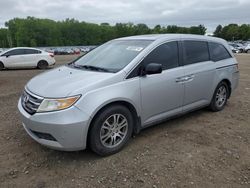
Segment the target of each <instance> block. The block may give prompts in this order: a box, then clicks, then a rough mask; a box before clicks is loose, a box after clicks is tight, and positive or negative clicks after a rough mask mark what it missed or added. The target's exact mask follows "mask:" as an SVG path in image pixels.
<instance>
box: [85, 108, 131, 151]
mask: <svg viewBox="0 0 250 188" xmlns="http://www.w3.org/2000/svg"><path fill="white" fill-rule="evenodd" d="M116 113H119V114H122V115H123V116H125V117H126V118H127V121H128V132H127V135H126V137H125V139H124V140H123V141H122V142H121V143H120V144H119V145H118V146H116V147H114V148H107V147H105V146H104V145H103V144H102V143H101V140H100V130H101V126H102V124H103V122H104V121H105V120H106V119H107V118H108V117H110V116H111V115H112V114H116ZM133 122H134V121H133V116H132V114H131V112H130V111H129V109H128V108H126V107H124V106H121V105H114V106H109V107H107V108H105V109H104V110H102V111H101V112H100V113H98V114H97V116H96V118H95V119H94V121H93V122H92V124H91V129H90V134H89V137H90V138H89V144H90V148H91V150H92V151H94V152H95V153H97V154H99V155H101V156H107V155H111V154H114V153H117V152H118V151H120V150H121V149H122V148H123V147H124V146H125V145H126V144H127V142H128V141H129V139H130V138H131V136H132V131H133Z"/></svg>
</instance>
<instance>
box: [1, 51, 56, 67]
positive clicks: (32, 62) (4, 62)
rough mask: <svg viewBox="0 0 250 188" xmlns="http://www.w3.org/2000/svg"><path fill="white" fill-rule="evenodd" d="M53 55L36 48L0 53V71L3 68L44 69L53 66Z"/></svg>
mask: <svg viewBox="0 0 250 188" xmlns="http://www.w3.org/2000/svg"><path fill="white" fill-rule="evenodd" d="M54 64H55V59H54V54H53V53H48V52H45V51H42V50H39V49H36V48H26V47H22V48H12V49H8V50H6V51H4V52H2V53H0V70H2V69H5V68H8V69H9V68H28V67H34V68H39V69H46V68H47V67H48V66H51V65H54Z"/></svg>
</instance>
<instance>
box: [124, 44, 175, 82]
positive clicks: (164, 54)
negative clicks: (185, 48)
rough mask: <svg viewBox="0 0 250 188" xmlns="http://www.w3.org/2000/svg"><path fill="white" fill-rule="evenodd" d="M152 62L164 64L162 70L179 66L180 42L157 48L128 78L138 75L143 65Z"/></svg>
mask: <svg viewBox="0 0 250 188" xmlns="http://www.w3.org/2000/svg"><path fill="white" fill-rule="evenodd" d="M150 63H157V64H161V65H162V70H167V69H172V68H176V67H178V66H179V50H178V42H177V41H174V42H168V43H165V44H162V45H160V46H158V47H157V48H155V49H154V50H153V51H152V52H151V53H150V54H148V55H147V57H145V59H144V60H143V61H142V62H141V64H140V65H139V66H137V67H136V68H135V69H134V70H133V71H132V72H131V74H130V75H129V76H128V77H127V78H133V77H137V76H139V74H140V71H141V69H142V68H143V67H145V66H147V65H148V64H150Z"/></svg>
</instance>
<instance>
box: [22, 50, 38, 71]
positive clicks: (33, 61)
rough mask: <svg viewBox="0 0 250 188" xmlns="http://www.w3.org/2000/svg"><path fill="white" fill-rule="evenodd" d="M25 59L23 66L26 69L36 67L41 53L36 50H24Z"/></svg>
mask: <svg viewBox="0 0 250 188" xmlns="http://www.w3.org/2000/svg"><path fill="white" fill-rule="evenodd" d="M24 53H25V55H24V59H25V61H24V62H23V66H25V67H36V66H37V63H38V61H39V54H40V53H41V51H39V50H36V49H24Z"/></svg>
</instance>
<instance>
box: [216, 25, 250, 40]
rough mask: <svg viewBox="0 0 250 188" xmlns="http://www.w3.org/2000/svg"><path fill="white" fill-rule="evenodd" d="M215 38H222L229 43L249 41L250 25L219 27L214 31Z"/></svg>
mask: <svg viewBox="0 0 250 188" xmlns="http://www.w3.org/2000/svg"><path fill="white" fill-rule="evenodd" d="M214 36H215V37H220V38H223V39H225V40H228V41H234V40H243V41H246V40H249V39H250V25H249V24H242V25H238V24H229V25H226V26H224V27H223V26H222V25H218V26H217V27H216V29H215V31H214Z"/></svg>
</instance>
